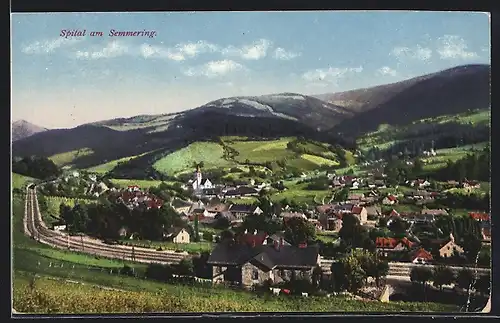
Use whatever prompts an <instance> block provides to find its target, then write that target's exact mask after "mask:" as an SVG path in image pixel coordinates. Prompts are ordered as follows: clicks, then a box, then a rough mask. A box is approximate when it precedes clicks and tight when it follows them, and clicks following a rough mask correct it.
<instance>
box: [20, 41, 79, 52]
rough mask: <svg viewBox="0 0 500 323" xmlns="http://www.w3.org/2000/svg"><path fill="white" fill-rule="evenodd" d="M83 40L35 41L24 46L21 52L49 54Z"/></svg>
mask: <svg viewBox="0 0 500 323" xmlns="http://www.w3.org/2000/svg"><path fill="white" fill-rule="evenodd" d="M81 40H83V38H81V37H69V38H64V37H58V38H55V39H52V40H43V41H35V42H33V43H31V44H29V45H26V46H23V47H22V48H21V51H22V52H23V53H25V54H49V53H52V52H54V51H55V50H56V49H58V48H60V47H63V46H69V45H72V44H75V43H77V42H79V41H81Z"/></svg>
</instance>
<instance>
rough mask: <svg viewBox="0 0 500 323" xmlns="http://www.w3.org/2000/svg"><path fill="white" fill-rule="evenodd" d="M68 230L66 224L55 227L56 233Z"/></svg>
mask: <svg viewBox="0 0 500 323" xmlns="http://www.w3.org/2000/svg"><path fill="white" fill-rule="evenodd" d="M64 230H66V224H57V225H54V231H64Z"/></svg>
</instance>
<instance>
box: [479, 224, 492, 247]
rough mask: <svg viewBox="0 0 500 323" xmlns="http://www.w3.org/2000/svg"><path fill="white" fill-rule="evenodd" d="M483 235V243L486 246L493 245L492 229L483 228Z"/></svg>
mask: <svg viewBox="0 0 500 323" xmlns="http://www.w3.org/2000/svg"><path fill="white" fill-rule="evenodd" d="M481 235H482V236H483V243H484V244H490V243H491V229H490V228H481Z"/></svg>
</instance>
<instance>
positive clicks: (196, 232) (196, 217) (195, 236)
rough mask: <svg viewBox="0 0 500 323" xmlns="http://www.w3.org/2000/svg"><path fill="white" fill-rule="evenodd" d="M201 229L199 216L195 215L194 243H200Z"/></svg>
mask: <svg viewBox="0 0 500 323" xmlns="http://www.w3.org/2000/svg"><path fill="white" fill-rule="evenodd" d="M199 230H200V228H199V220H198V214H195V216H194V241H195V242H199V241H200V231H199Z"/></svg>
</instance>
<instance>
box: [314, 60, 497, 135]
mask: <svg viewBox="0 0 500 323" xmlns="http://www.w3.org/2000/svg"><path fill="white" fill-rule="evenodd" d="M490 73H491V66H490V65H486V64H484V65H482V64H475V65H462V66H457V67H454V68H450V69H446V70H443V71H440V72H437V73H432V74H427V75H423V76H419V77H415V78H412V79H409V80H405V81H401V82H397V83H392V84H387V85H380V86H375V87H371V88H364V89H358V90H352V91H346V92H341V93H332V94H320V95H315V97H317V98H320V99H322V100H325V101H328V102H330V103H332V104H335V105H340V106H343V107H344V108H347V109H350V110H351V111H353V112H355V116H354V117H352V118H349V119H346V120H343V121H341V122H340V123H339V124H338V125H336V126H335V127H334V129H333V130H334V131H336V132H338V133H342V134H344V135H349V136H353V137H355V136H358V135H360V134H363V133H366V132H370V131H374V130H376V129H377V127H378V126H379V125H380V124H392V125H403V124H407V123H410V122H413V121H415V120H419V119H423V118H431V117H436V116H439V115H443V114H455V113H461V112H465V111H467V110H469V109H488V108H489V107H490Z"/></svg>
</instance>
